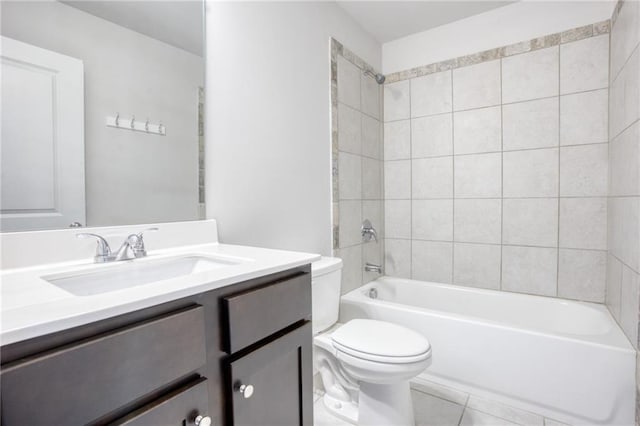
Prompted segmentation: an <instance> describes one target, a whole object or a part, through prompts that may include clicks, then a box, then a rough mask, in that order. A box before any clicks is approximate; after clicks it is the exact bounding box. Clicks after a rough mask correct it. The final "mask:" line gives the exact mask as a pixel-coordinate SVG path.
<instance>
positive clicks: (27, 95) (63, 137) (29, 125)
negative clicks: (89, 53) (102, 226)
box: [0, 37, 85, 231]
mask: <svg viewBox="0 0 640 426" xmlns="http://www.w3.org/2000/svg"><path fill="white" fill-rule="evenodd" d="M0 56H1V60H2V69H1V76H2V77H1V78H2V80H1V84H2V123H1V126H2V132H1V146H0V162H1V164H0V173H1V175H0V181H1V188H0V194H1V198H0V208H1V210H0V228H1V229H2V231H20V230H33V229H50V228H61V227H67V226H69V224H70V223H72V222H80V223H82V224H84V223H85V193H84V87H83V82H84V75H83V72H84V71H83V70H84V67H83V64H82V61H80V60H78V59H75V58H72V57H69V56H65V55H61V54H58V53H55V52H52V51H49V50H46V49H41V48H39V47H36V46H32V45H29V44H26V43H22V42H19V41H17V40H13V39H10V38H7V37H2V51H1V53H0Z"/></svg>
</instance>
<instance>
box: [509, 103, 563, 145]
mask: <svg viewBox="0 0 640 426" xmlns="http://www.w3.org/2000/svg"><path fill="white" fill-rule="evenodd" d="M559 114H560V104H559V98H558V97H553V98H546V99H539V100H535V101H527V102H518V103H515V104H508V105H504V106H503V107H502V145H503V148H504V150H505V151H515V150H518V149H529V148H551V147H555V146H558V141H559V138H560V136H559V131H560V130H559V128H560V122H559Z"/></svg>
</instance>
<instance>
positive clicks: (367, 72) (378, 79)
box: [364, 70, 386, 84]
mask: <svg viewBox="0 0 640 426" xmlns="http://www.w3.org/2000/svg"><path fill="white" fill-rule="evenodd" d="M364 74H365V75H370V76H371V77H373V79H374V80H375V81H376V82H377V83H378V84H382V83H384V80H385V79H386V77H385V76H384V75H382V74H374V73H373V72H372V71H370V70H364Z"/></svg>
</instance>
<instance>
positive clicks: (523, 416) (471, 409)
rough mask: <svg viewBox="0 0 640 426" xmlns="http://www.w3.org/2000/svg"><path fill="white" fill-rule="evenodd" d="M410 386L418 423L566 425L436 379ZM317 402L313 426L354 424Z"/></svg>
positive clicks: (442, 425) (423, 425) (446, 425)
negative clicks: (458, 388)
mask: <svg viewBox="0 0 640 426" xmlns="http://www.w3.org/2000/svg"><path fill="white" fill-rule="evenodd" d="M411 387H412V392H411V394H412V397H413V409H414V411H415V419H416V426H471V425H474V426H511V425H523V426H530V425H531V426H534V425H535V426H566V425H565V424H564V423H560V422H557V421H554V420H551V419H546V418H544V417H542V416H540V415H537V414H533V413H529V412H527V411H523V410H520V409H517V408H513V407H509V406H507V405H504V404H501V403H499V402H495V401H490V400H486V399H483V398H479V397H477V396H474V395H469V394H467V393H465V392H462V391H459V390H456V389H453V388H449V387H446V386H442V385H439V384H436V383H433V382H428V381H425V380H421V381H420V382H417V383H412V385H411ZM314 401H315V402H314V426H352V425H350V424H349V423H347V422H344V421H342V420H340V419H337V418H336V417H334V416H332V415H331V414H330V413H329V412H328V411H327V409H326V408H325V407H324V403H323V402H322V395H321V394H320V393H316V395H315V400H314Z"/></svg>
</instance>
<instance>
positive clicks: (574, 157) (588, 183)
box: [560, 144, 609, 197]
mask: <svg viewBox="0 0 640 426" xmlns="http://www.w3.org/2000/svg"><path fill="white" fill-rule="evenodd" d="M608 161H609V146H608V144H596V145H583V146H563V147H562V148H560V196H561V197H601V196H606V195H607V174H608V167H609V165H608Z"/></svg>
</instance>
